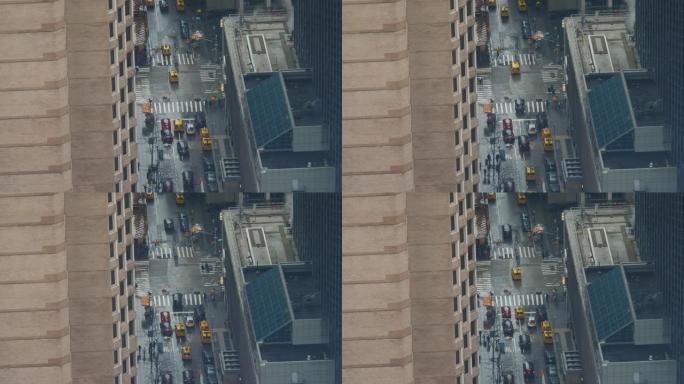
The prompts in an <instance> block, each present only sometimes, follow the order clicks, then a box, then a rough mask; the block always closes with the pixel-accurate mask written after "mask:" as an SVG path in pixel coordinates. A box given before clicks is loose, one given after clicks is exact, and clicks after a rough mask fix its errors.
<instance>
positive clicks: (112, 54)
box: [109, 49, 116, 65]
mask: <svg viewBox="0 0 684 384" xmlns="http://www.w3.org/2000/svg"><path fill="white" fill-rule="evenodd" d="M114 63H116V53H115V51H114V49H110V50H109V64H111V65H114Z"/></svg>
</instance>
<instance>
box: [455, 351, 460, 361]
mask: <svg viewBox="0 0 684 384" xmlns="http://www.w3.org/2000/svg"><path fill="white" fill-rule="evenodd" d="M456 364H461V351H456Z"/></svg>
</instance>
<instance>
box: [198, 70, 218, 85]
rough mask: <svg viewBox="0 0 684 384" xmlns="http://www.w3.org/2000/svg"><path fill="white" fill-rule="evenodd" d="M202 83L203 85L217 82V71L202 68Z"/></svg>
mask: <svg viewBox="0 0 684 384" xmlns="http://www.w3.org/2000/svg"><path fill="white" fill-rule="evenodd" d="M199 73H200V81H202V82H203V83H214V82H216V69H215V68H212V69H208V68H200V72H199Z"/></svg>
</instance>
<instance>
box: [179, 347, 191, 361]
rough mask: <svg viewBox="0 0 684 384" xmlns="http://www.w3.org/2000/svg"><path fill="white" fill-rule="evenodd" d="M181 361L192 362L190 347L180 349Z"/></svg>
mask: <svg viewBox="0 0 684 384" xmlns="http://www.w3.org/2000/svg"><path fill="white" fill-rule="evenodd" d="M181 359H183V360H192V347H191V346H189V345H184V346H182V347H181Z"/></svg>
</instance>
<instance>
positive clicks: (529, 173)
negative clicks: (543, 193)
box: [525, 166, 537, 181]
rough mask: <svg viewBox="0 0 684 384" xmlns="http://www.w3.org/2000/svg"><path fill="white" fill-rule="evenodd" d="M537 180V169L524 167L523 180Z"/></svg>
mask: <svg viewBox="0 0 684 384" xmlns="http://www.w3.org/2000/svg"><path fill="white" fill-rule="evenodd" d="M536 179H537V168H535V167H532V166H528V167H525V180H527V181H535V180H536Z"/></svg>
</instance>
